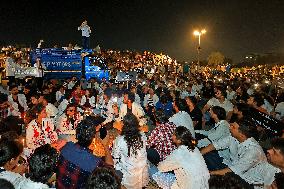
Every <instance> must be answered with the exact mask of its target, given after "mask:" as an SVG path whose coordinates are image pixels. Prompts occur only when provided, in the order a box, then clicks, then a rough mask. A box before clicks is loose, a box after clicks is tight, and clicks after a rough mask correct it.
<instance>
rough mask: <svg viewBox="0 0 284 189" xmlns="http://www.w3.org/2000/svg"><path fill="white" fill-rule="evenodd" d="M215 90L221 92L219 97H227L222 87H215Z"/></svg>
mask: <svg viewBox="0 0 284 189" xmlns="http://www.w3.org/2000/svg"><path fill="white" fill-rule="evenodd" d="M216 89H217V90H219V91H221V95H222V96H223V97H225V98H226V97H227V92H226V90H225V89H224V87H222V86H216Z"/></svg>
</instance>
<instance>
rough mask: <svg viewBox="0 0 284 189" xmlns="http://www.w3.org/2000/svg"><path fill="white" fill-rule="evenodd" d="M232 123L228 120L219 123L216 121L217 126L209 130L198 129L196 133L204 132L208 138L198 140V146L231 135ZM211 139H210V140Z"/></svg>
mask: <svg viewBox="0 0 284 189" xmlns="http://www.w3.org/2000/svg"><path fill="white" fill-rule="evenodd" d="M229 127H230V124H229V123H228V122H227V121H226V120H221V121H219V122H218V123H215V126H214V127H213V128H212V129H210V130H209V131H205V130H197V131H195V132H196V133H200V134H203V135H205V136H207V138H204V139H201V140H199V141H198V147H199V148H201V147H205V146H208V145H209V144H210V143H211V142H213V141H218V140H219V139H222V138H224V137H227V136H230V129H229ZM208 139H209V140H210V141H209V140H208Z"/></svg>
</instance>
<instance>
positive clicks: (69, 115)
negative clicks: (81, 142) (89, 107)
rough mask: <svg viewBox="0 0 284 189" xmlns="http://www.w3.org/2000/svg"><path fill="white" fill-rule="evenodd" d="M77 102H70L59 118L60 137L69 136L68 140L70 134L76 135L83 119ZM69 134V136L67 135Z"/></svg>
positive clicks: (57, 128) (57, 127) (58, 130)
mask: <svg viewBox="0 0 284 189" xmlns="http://www.w3.org/2000/svg"><path fill="white" fill-rule="evenodd" d="M76 107H77V106H76V104H73V103H71V104H68V105H67V107H66V110H65V111H64V113H63V114H62V115H61V116H60V117H59V118H58V120H57V122H56V123H57V126H56V132H57V133H58V135H59V138H65V137H67V138H68V140H69V139H71V138H69V137H70V135H74V136H75V133H76V132H75V129H76V128H77V126H78V124H79V123H80V121H81V120H82V118H81V116H80V113H78V112H77V108H76ZM66 135H67V136H66Z"/></svg>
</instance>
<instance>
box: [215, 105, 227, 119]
mask: <svg viewBox="0 0 284 189" xmlns="http://www.w3.org/2000/svg"><path fill="white" fill-rule="evenodd" d="M211 110H212V111H213V113H214V114H216V115H217V117H218V119H219V120H226V110H225V109H224V108H222V107H220V106H213V107H212V108H211Z"/></svg>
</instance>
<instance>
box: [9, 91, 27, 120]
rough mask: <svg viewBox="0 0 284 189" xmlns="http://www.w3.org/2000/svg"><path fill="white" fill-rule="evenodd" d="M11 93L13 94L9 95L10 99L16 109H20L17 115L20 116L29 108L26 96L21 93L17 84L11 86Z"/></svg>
mask: <svg viewBox="0 0 284 189" xmlns="http://www.w3.org/2000/svg"><path fill="white" fill-rule="evenodd" d="M10 93H11V94H10V95H9V96H8V101H9V103H10V104H11V105H12V107H13V108H14V110H15V111H16V110H18V113H17V115H18V116H20V115H21V114H23V113H24V112H25V111H27V110H28V105H27V99H26V96H25V95H24V94H19V90H18V86H17V85H12V86H10Z"/></svg>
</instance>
